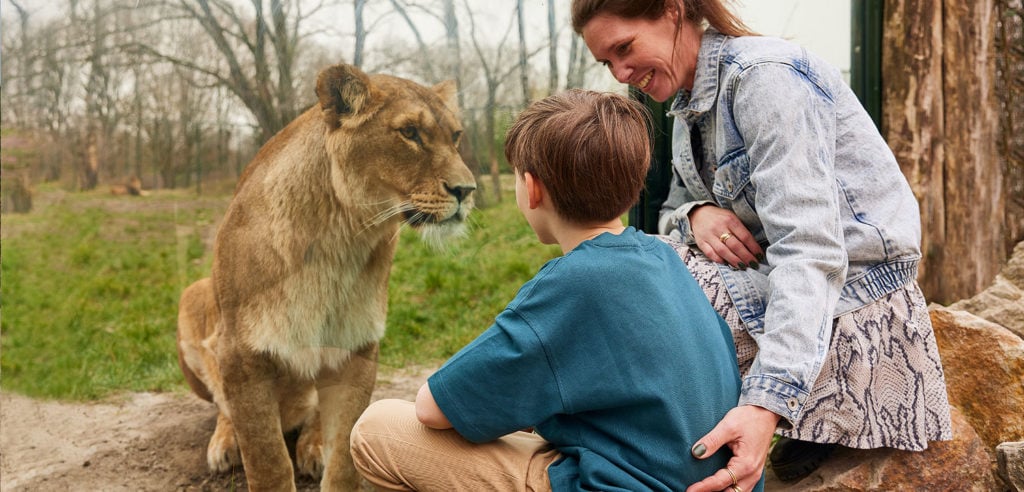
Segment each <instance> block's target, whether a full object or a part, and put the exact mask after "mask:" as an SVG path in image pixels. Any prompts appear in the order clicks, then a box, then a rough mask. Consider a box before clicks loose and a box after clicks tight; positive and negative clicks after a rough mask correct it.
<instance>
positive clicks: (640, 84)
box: [636, 70, 654, 90]
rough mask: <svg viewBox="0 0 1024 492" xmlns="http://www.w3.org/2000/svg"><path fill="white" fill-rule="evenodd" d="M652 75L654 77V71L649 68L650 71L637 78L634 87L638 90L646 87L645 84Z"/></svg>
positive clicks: (649, 80) (648, 82) (649, 81)
mask: <svg viewBox="0 0 1024 492" xmlns="http://www.w3.org/2000/svg"><path fill="white" fill-rule="evenodd" d="M652 77H654V71H653V70H651V71H650V72H647V75H644V78H642V79H640V80H638V81H637V83H636V87H637V88H638V89H640V90H644V89H646V88H647V84H650V83H651V78H652Z"/></svg>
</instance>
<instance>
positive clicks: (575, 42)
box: [565, 33, 587, 89]
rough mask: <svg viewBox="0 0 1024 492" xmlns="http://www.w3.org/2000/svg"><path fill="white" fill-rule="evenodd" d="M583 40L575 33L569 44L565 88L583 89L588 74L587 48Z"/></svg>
mask: <svg viewBox="0 0 1024 492" xmlns="http://www.w3.org/2000/svg"><path fill="white" fill-rule="evenodd" d="M582 41H583V39H582V38H580V36H579V35H578V34H576V33H573V35H572V40H571V41H570V42H569V63H568V65H567V67H566V75H565V88H566V89H572V88H574V87H583V82H584V80H585V76H586V73H587V47H586V46H585V45H584V44H583V42H582Z"/></svg>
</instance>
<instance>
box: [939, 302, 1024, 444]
mask: <svg viewBox="0 0 1024 492" xmlns="http://www.w3.org/2000/svg"><path fill="white" fill-rule="evenodd" d="M930 311H931V318H932V326H933V327H934V328H935V337H936V339H937V340H938V343H939V355H940V356H941V357H942V367H943V370H944V371H945V374H946V388H947V392H948V393H949V401H950V404H952V405H953V406H955V407H957V408H959V409H960V411H962V412H963V413H964V416H965V417H966V418H967V421H968V422H970V424H971V426H973V427H974V430H975V431H977V433H978V436H980V437H981V439H982V441H984V442H985V445H986V446H987V447H988V450H989V453H991V454H993V455H994V452H995V447H996V446H997V445H999V444H1000V443H1002V442H1007V441H1020V440H1021V439H1022V437H1024V340H1022V339H1021V338H1020V337H1018V336H1016V335H1015V334H1013V333H1011V332H1010V331H1009V330H1007V329H1006V328H1003V327H1002V326H1000V325H997V324H995V323H992V322H991V321H987V320H984V319H982V318H980V317H978V316H975V315H973V314H971V313H967V312H964V311H950V310H948V309H946V308H943V307H941V306H936V305H932V306H931V308H930Z"/></svg>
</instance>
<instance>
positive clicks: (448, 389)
mask: <svg viewBox="0 0 1024 492" xmlns="http://www.w3.org/2000/svg"><path fill="white" fill-rule="evenodd" d="M643 111H644V110H643V108H642V107H641V106H639V105H638V104H637V103H635V102H633V101H630V100H629V99H627V98H625V97H622V96H618V95H614V94H605V93H597V92H590V91H580V90H574V91H570V92H567V93H563V94H559V95H555V96H551V97H548V98H546V99H543V100H541V101H538V102H536V103H534V104H532V105H531V106H530V107H529V108H527V109H526V110H525V111H523V113H522V114H521V115H520V116H519V117H518V119H517V120H516V122H515V123H514V124H513V125H512V127H511V128H510V129H509V132H508V137H507V141H506V147H505V155H506V157H507V158H508V160H509V162H510V163H511V164H512V167H513V168H514V170H515V175H516V204H517V205H518V206H519V209H520V211H522V213H523V215H524V216H525V218H526V220H527V222H529V224H530V227H531V228H533V230H534V232H535V233H536V234H537V238H538V239H539V240H540V241H541V242H542V243H545V244H558V245H559V246H561V249H562V252H563V253H564V256H561V257H559V258H555V259H553V260H551V261H549V262H548V263H547V264H545V265H544V266H543V267H542V268H541V269H540V271H539V272H538V273H537V275H536V276H535V277H534V278H533V279H532V280H530V281H529V282H527V283H526V284H525V285H523V286H522V288H520V290H519V293H518V294H517V295H516V297H515V299H513V300H512V302H511V303H510V304H509V305H508V307H507V308H506V309H505V310H504V311H503V312H502V313H501V314H499V315H498V317H497V318H496V320H495V323H494V324H493V325H492V326H491V327H490V329H488V330H487V331H486V332H484V333H483V334H481V335H480V336H479V337H478V338H477V339H476V340H474V341H473V342H471V343H470V344H469V345H467V346H466V347H465V348H463V349H462V350H461V351H460V352H459V353H457V354H455V356H453V357H452V358H451V359H450V360H449V361H448V362H446V363H445V364H444V365H443V366H442V367H441V368H440V369H439V370H438V371H437V372H436V373H435V374H434V375H432V376H431V377H430V378H429V379H428V381H427V383H426V384H424V385H423V387H422V388H421V389H420V391H419V394H418V395H417V396H416V402H415V404H413V403H410V402H403V401H398V400H384V401H380V402H377V403H375V404H373V405H371V406H370V408H368V409H367V410H366V412H365V413H364V414H363V416H362V417H361V418H360V421H359V422H357V423H356V426H355V428H354V429H353V430H352V453H353V457H354V459H355V463H356V467H357V468H358V469H359V470H360V472H361V473H362V474H363V476H364V477H365V478H366V479H367V480H369V481H370V482H371V483H373V484H374V485H376V486H377V487H380V488H382V489H385V490H445V491H449V490H467V491H481V490H488V491H490V490H556V491H559V490H628V491H641V490H665V491H673V490H674V491H682V490H683V489H685V488H686V486H687V485H689V484H690V483H693V482H696V481H699V480H700V479H702V478H704V477H706V476H708V475H711V474H712V473H714V472H715V471H717V470H720V469H722V468H724V467H725V466H726V463H727V461H728V459H729V455H728V451H723V452H722V453H720V454H719V455H716V456H714V457H712V458H710V459H706V460H697V459H694V458H693V457H692V456H691V455H690V450H689V447H688V444H687V443H692V442H695V441H696V440H697V439H698V438H700V437H701V436H703V435H704V434H705V433H707V432H708V431H710V430H711V428H712V427H714V425H715V423H716V422H718V420H720V419H721V418H722V416H723V415H725V413H726V412H727V411H728V410H729V409H730V408H732V407H733V406H735V404H736V401H737V398H738V395H739V374H738V371H737V368H736V358H735V352H734V349H733V346H732V343H733V342H732V337H731V335H730V334H729V330H728V328H727V327H726V325H725V323H724V322H723V321H722V319H721V317H719V316H718V314H717V313H716V312H715V311H714V310H713V309H712V307H711V305H710V304H709V303H708V301H707V298H706V297H705V296H704V294H703V293H702V292H701V290H700V288H699V287H698V286H697V284H696V282H695V281H694V280H693V278H692V277H691V276H690V273H689V272H688V271H687V269H686V266H685V265H684V264H683V263H682V261H681V260H680V259H679V257H678V256H677V254H676V252H675V251H674V250H673V249H672V248H671V247H669V246H668V245H667V244H665V243H664V242H662V241H660V240H659V239H657V238H655V237H652V236H648V235H646V234H643V233H641V232H638V231H636V230H635V229H633V228H632V227H630V228H625V227H623V225H622V222H621V219H620V217H621V216H622V214H623V213H625V212H626V211H627V210H628V209H629V207H630V206H631V205H632V204H633V202H634V201H635V200H636V197H637V196H638V195H639V192H640V189H641V188H642V187H643V185H644V179H645V176H646V174H647V168H648V166H649V164H650V147H649V145H650V143H649V137H648V134H647V127H646V125H645V117H644V112H643ZM527 428H533V429H535V432H533V433H530V432H517V431H518V430H520V429H527Z"/></svg>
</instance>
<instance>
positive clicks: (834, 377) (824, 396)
mask: <svg viewBox="0 0 1024 492" xmlns="http://www.w3.org/2000/svg"><path fill="white" fill-rule="evenodd" d="M662 239H663V240H664V241H665V242H667V243H668V244H669V245H671V246H672V247H673V248H674V249H675V250H676V252H678V253H679V256H680V258H682V259H683V262H684V263H686V266H687V268H689V270H690V273H691V274H692V275H693V278H694V279H696V280H697V283H698V284H700V286H701V288H702V289H703V290H704V293H705V294H706V295H707V296H708V300H710V301H711V304H712V306H714V307H715V309H716V310H717V311H718V313H719V314H721V316H722V318H723V319H725V321H726V323H727V324H728V325H729V328H730V329H731V331H732V335H733V341H734V342H735V345H736V359H737V362H738V364H739V369H740V374H741V375H746V373H747V370H748V369H750V365H751V363H752V362H753V360H754V357H755V356H756V355H757V344H756V342H755V341H754V339H753V338H752V337H751V336H750V335H749V334H748V333H747V331H746V327H745V326H744V324H743V322H742V321H741V320H740V317H739V314H738V313H737V311H736V308H735V306H733V303H732V299H731V298H730V297H729V293H728V291H727V290H726V288H725V285H724V284H723V282H722V277H721V275H720V274H719V273H718V267H717V266H716V265H715V264H714V263H712V262H711V260H709V259H708V258H707V257H706V256H704V254H703V253H702V252H701V251H700V250H698V249H696V248H692V249H691V248H689V247H687V246H686V245H685V244H682V243H679V242H677V241H675V240H673V239H670V238H667V237H662ZM778 434H779V435H781V436H785V437H790V438H793V439H799V440H802V441H814V442H821V443H836V444H841V445H843V446H847V447H851V448H861V449H870V448H880V447H886V448H897V449H904V450H911V451H920V450H922V449H925V448H927V447H928V441H945V440H949V439H952V435H953V432H952V426H951V424H950V418H949V401H948V399H947V397H946V383H945V377H944V376H943V372H942V364H941V363H940V361H939V351H938V346H937V345H936V342H935V334H934V333H933V332H932V325H931V318H930V317H929V315H928V307H927V305H926V303H925V299H924V296H923V295H922V294H921V291H920V289H919V288H918V286H917V283H916V282H915V283H912V284H910V285H907V286H905V287H904V288H902V289H900V290H897V291H895V292H892V293H890V294H888V295H887V296H885V297H883V298H881V299H879V300H878V301H876V302H874V303H872V304H869V305H867V306H864V307H863V308H860V309H858V310H856V311H853V312H851V313H847V314H844V315H842V316H839V317H838V318H836V319H835V321H834V324H833V329H832V340H831V345H830V347H829V352H828V355H827V357H826V359H825V364H824V366H823V367H822V369H821V373H820V374H819V375H818V379H817V380H816V381H815V383H814V387H813V388H812V390H811V395H810V397H809V398H808V399H807V403H806V404H805V405H804V410H803V415H801V416H800V420H799V421H798V422H797V423H796V425H794V427H793V428H792V429H789V430H779V431H778Z"/></svg>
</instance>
